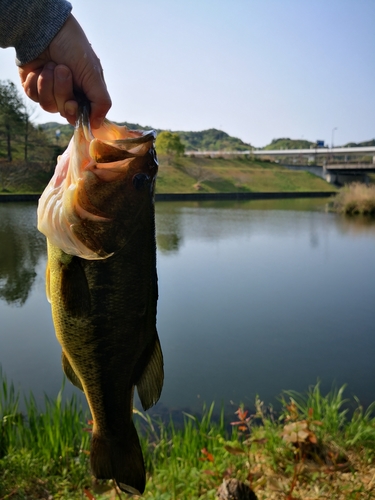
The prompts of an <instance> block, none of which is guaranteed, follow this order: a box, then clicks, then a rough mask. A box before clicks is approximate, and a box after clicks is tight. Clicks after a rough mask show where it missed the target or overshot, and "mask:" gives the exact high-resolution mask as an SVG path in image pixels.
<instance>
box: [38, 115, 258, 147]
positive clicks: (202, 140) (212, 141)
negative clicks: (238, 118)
mask: <svg viewBox="0 0 375 500" xmlns="http://www.w3.org/2000/svg"><path fill="white" fill-rule="evenodd" d="M115 123H117V125H125V126H126V127H128V128H130V129H133V130H134V129H135V130H149V129H153V130H155V131H156V132H157V133H159V132H161V131H162V129H157V128H154V127H151V126H146V127H145V126H142V125H140V124H139V123H130V122H120V123H119V122H115ZM39 126H40V128H41V129H42V130H44V132H45V133H46V135H47V136H48V138H49V139H51V140H53V141H54V142H57V141H58V144H59V145H61V146H63V145H64V144H67V143H68V142H69V139H70V138H71V136H72V134H73V130H74V128H73V127H72V126H71V125H61V124H60V123H56V122H48V123H44V124H43V125H39ZM56 130H60V137H59V139H56ZM177 133H178V134H179V136H180V138H181V141H182V142H183V144H184V146H185V148H186V150H187V151H246V150H248V149H251V145H250V144H246V143H245V142H243V141H241V139H238V138H237V137H232V136H230V135H229V134H227V133H226V132H223V131H222V130H217V129H215V128H211V129H208V130H202V131H200V132H183V131H177Z"/></svg>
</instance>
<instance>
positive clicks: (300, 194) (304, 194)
mask: <svg viewBox="0 0 375 500" xmlns="http://www.w3.org/2000/svg"><path fill="white" fill-rule="evenodd" d="M335 194H337V192H336V191H286V192H283V191H280V192H254V193H253V192H250V193H156V194H155V201H204V200H208V201H212V200H273V199H275V200H276V199H287V198H330V197H331V196H334V195H335ZM40 196H41V195H40V194H0V203H7V202H12V201H38V200H39V198H40Z"/></svg>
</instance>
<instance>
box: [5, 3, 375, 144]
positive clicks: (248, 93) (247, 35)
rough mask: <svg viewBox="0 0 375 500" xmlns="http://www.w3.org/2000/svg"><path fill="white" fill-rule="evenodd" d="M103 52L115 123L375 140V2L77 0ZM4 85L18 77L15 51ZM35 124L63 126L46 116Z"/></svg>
mask: <svg viewBox="0 0 375 500" xmlns="http://www.w3.org/2000/svg"><path fill="white" fill-rule="evenodd" d="M72 3H73V14H74V15H75V16H76V18H77V19H78V20H79V22H80V23H81V25H82V26H83V28H84V30H85V32H86V34H87V36H88V38H89V40H90V41H91V43H92V45H93V47H94V49H95V51H96V52H97V54H98V55H99V57H100V59H101V61H102V65H103V67H104V73H105V77H106V81H107V85H108V88H109V91H110V94H111V97H112V101H113V106H112V109H111V111H110V112H109V114H108V117H109V118H110V119H112V120H115V121H123V120H126V121H129V122H137V123H140V124H141V125H142V126H146V125H150V126H153V127H156V128H163V129H170V130H195V131H198V130H204V129H207V128H219V129H221V130H224V131H225V132H227V133H229V134H230V135H233V136H236V137H239V138H241V139H242V140H244V141H245V142H249V143H251V144H252V145H253V146H256V147H261V146H264V145H266V144H268V143H270V142H271V140H272V139H274V138H279V137H290V138H293V139H301V138H304V139H307V140H311V141H315V140H317V139H321V140H325V141H326V142H327V143H329V144H330V143H331V140H332V130H333V129H334V128H337V130H335V131H334V143H335V144H336V145H342V144H345V143H347V142H349V141H354V142H359V141H364V140H369V139H372V138H375V123H374V119H375V88H374V87H375V85H374V84H375V29H374V22H375V1H374V0H350V1H349V0H348V1H346V0H314V1H313V0H215V1H214V0H189V1H182V0H153V1H151V0H143V1H142V2H139V1H138V2H134V1H133V2H130V1H128V0H106V1H105V2H103V0H101V1H99V0H91V1H90V4H89V5H90V7H89V8H87V5H88V4H87V2H78V1H74V0H72ZM0 78H1V79H2V80H5V79H10V80H12V81H14V82H16V81H17V79H18V74H17V69H16V68H15V65H14V50H13V49H6V50H0ZM34 121H36V122H38V123H44V122H47V121H63V120H62V119H61V118H59V115H50V114H48V113H45V112H43V111H40V112H38V113H37V114H36V115H35V118H34Z"/></svg>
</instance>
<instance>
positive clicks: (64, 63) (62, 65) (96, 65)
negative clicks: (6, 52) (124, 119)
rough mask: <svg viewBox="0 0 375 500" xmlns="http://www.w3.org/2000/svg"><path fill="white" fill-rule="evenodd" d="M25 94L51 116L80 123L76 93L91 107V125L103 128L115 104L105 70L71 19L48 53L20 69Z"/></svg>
mask: <svg viewBox="0 0 375 500" xmlns="http://www.w3.org/2000/svg"><path fill="white" fill-rule="evenodd" d="M19 74H20V78H21V83H22V86H23V88H24V91H25V93H26V95H27V96H28V97H30V99H32V100H33V101H35V102H39V104H40V106H41V107H42V108H43V109H44V110H45V111H49V112H50V113H57V112H58V113H60V114H61V116H63V117H64V118H66V119H67V120H68V122H69V123H70V124H71V125H74V124H75V122H76V114H77V108H78V102H77V101H76V97H75V95H74V90H75V89H77V91H78V92H81V93H82V92H83V94H84V95H85V96H86V98H87V99H88V100H89V101H90V103H91V114H90V122H91V127H92V128H99V127H100V125H101V124H102V122H103V120H104V118H105V115H106V114H107V112H108V110H109V109H110V107H111V105H112V103H111V98H110V97H109V94H108V91H107V87H106V84H105V81H104V76H103V70H102V67H101V64H100V61H99V58H98V57H97V56H96V54H95V52H94V51H93V49H92V47H91V45H90V43H89V41H88V40H87V38H86V35H85V33H84V32H83V30H82V28H81V26H80V25H79V24H78V22H77V21H76V19H75V18H74V17H73V16H72V15H70V16H69V17H68V19H67V21H66V22H65V24H64V26H63V27H62V28H61V30H60V31H59V32H58V33H57V35H56V36H55V38H54V39H53V40H52V41H51V43H50V44H49V46H48V47H47V49H46V50H45V51H44V52H42V53H41V54H40V55H39V56H38V57H37V58H36V59H35V60H34V61H31V62H30V63H27V64H25V65H24V66H21V67H20V68H19Z"/></svg>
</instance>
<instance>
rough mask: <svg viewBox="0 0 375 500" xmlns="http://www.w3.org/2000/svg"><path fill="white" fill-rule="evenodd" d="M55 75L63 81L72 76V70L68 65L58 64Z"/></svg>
mask: <svg viewBox="0 0 375 500" xmlns="http://www.w3.org/2000/svg"><path fill="white" fill-rule="evenodd" d="M55 76H56V78H58V79H59V80H61V81H66V80H68V79H69V78H70V71H69V69H68V68H67V67H66V66H56V69H55Z"/></svg>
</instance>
